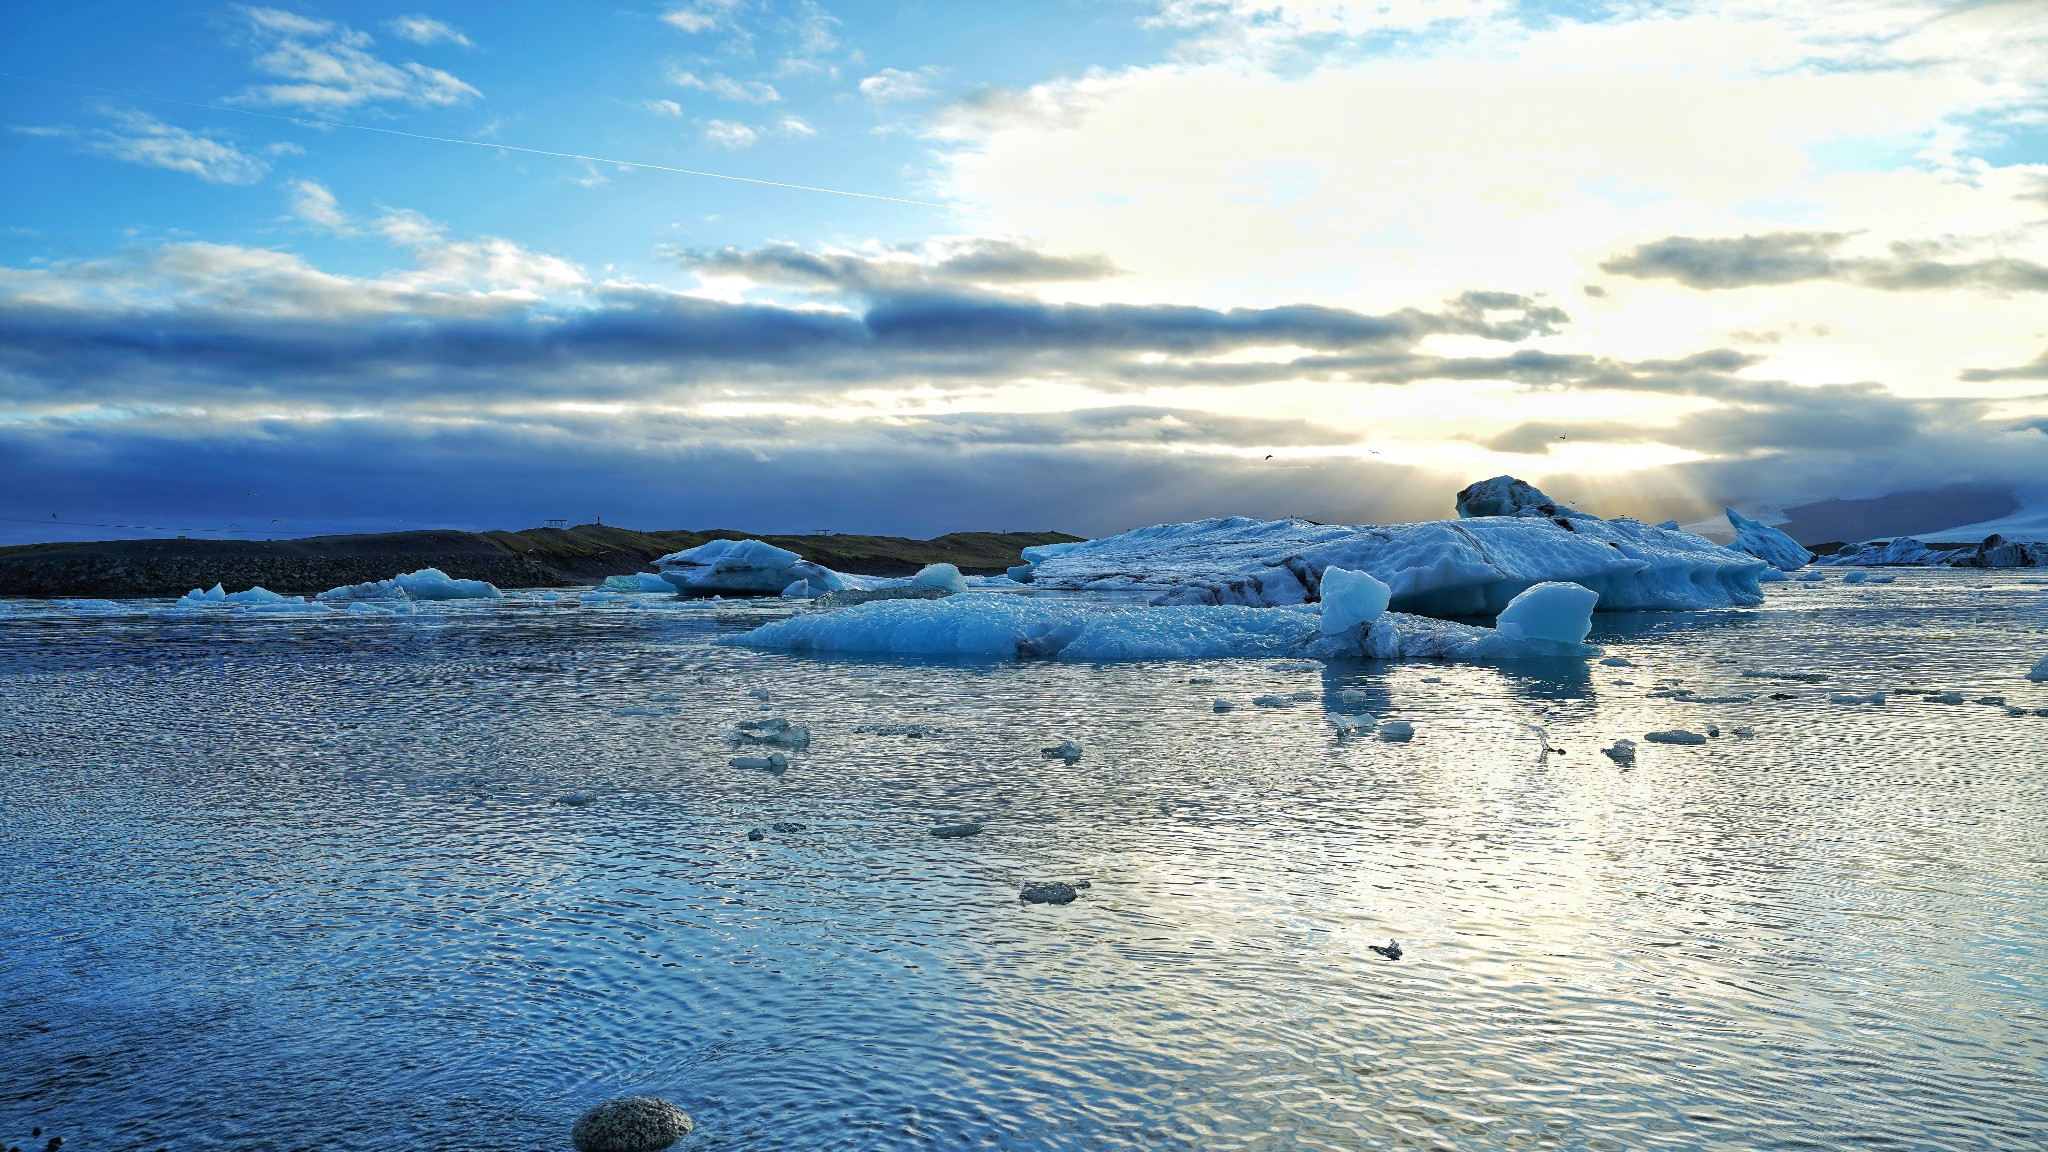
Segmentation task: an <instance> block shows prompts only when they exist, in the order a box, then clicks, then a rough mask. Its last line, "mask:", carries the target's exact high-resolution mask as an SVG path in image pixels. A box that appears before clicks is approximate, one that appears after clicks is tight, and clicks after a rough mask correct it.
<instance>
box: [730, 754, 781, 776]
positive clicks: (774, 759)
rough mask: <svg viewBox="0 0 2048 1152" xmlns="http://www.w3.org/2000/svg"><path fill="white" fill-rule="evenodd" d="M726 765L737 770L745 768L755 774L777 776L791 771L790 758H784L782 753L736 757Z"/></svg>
mask: <svg viewBox="0 0 2048 1152" xmlns="http://www.w3.org/2000/svg"><path fill="white" fill-rule="evenodd" d="M726 763H727V764H730V765H732V766H733V767H735V768H745V769H748V770H749V771H753V772H770V773H773V774H775V775H777V776H780V775H782V774H783V773H784V772H787V771H789V757H787V756H784V755H783V754H782V753H780V752H770V753H769V754H767V755H766V756H735V757H733V758H732V759H730V760H728V761H726Z"/></svg>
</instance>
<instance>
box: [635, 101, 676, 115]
mask: <svg viewBox="0 0 2048 1152" xmlns="http://www.w3.org/2000/svg"><path fill="white" fill-rule="evenodd" d="M640 106H641V107H642V108H645V109H647V110H648V111H649V112H652V113H654V114H655V115H656V116H681V115H682V114H683V106H682V105H681V104H678V103H676V102H675V101H673V100H642V101H641V102H640Z"/></svg>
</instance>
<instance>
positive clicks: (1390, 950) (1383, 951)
mask: <svg viewBox="0 0 2048 1152" xmlns="http://www.w3.org/2000/svg"><path fill="white" fill-rule="evenodd" d="M1366 947H1367V948H1368V949H1371V950H1372V951H1374V952H1377V953H1379V954H1380V955H1381V956H1384V957H1386V958H1387V959H1389V960H1399V959H1400V958H1401V942H1400V941H1399V940H1389V941H1387V943H1386V945H1385V946H1384V947H1382V946H1381V945H1378V944H1367V945H1366Z"/></svg>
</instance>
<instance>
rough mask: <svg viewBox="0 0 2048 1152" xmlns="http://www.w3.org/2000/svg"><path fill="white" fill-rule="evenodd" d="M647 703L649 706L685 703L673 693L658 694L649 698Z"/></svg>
mask: <svg viewBox="0 0 2048 1152" xmlns="http://www.w3.org/2000/svg"><path fill="white" fill-rule="evenodd" d="M647 702H648V703H649V704H680V703H682V702H683V698H682V697H681V696H678V695H676V694H675V693H673V692H656V693H655V694H654V695H652V696H649V697H648V698H647Z"/></svg>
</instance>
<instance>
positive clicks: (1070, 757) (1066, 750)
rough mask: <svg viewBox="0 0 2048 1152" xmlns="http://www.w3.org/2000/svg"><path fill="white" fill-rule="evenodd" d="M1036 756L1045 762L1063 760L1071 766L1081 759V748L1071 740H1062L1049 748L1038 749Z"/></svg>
mask: <svg viewBox="0 0 2048 1152" xmlns="http://www.w3.org/2000/svg"><path fill="white" fill-rule="evenodd" d="M1038 754H1039V755H1040V756H1043V757H1045V758H1046V759H1047V760H1064V761H1066V762H1067V763H1069V764H1072V763H1074V762H1075V761H1077V760H1079V759H1080V758H1081V746H1080V745H1079V744H1076V743H1075V742H1073V741H1072V740H1062V741H1060V742H1059V743H1058V744H1055V745H1054V746H1052V747H1051V748H1040V749H1039V750H1038Z"/></svg>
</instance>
